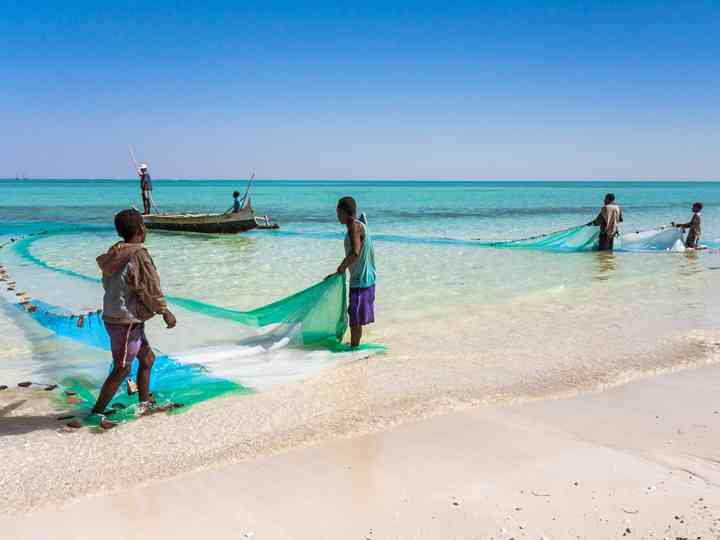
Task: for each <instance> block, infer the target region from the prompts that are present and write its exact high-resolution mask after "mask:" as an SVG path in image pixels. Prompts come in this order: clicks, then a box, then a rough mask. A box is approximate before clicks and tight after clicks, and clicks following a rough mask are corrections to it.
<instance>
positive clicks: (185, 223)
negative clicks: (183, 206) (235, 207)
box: [143, 204, 258, 234]
mask: <svg viewBox="0 0 720 540" xmlns="http://www.w3.org/2000/svg"><path fill="white" fill-rule="evenodd" d="M143 220H144V221H145V225H146V226H147V228H148V229H153V230H161V231H180V232H194V233H209V234H235V233H240V232H244V231H249V230H250V229H254V228H256V227H257V226H258V225H257V221H256V219H255V212H253V209H252V207H251V206H250V205H249V204H248V205H247V206H245V207H244V208H242V209H241V210H240V211H239V212H234V213H224V214H146V215H144V216H143Z"/></svg>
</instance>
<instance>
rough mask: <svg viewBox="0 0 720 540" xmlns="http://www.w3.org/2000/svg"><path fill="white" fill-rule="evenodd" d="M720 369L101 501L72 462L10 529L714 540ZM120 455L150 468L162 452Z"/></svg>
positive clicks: (147, 485)
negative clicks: (59, 495)
mask: <svg viewBox="0 0 720 540" xmlns="http://www.w3.org/2000/svg"><path fill="white" fill-rule="evenodd" d="M719 375H720V368H718V367H716V366H709V367H704V368H697V369H688V370H685V371H682V372H678V373H673V374H668V375H664V376H659V377H653V378H647V379H642V380H639V381H635V382H631V383H629V384H626V385H623V386H619V387H615V388H612V389H609V390H606V391H604V392H598V393H592V394H586V395H582V396H577V397H572V398H566V399H555V400H544V401H535V402H531V403H526V404H522V405H516V406H497V407H480V408H476V409H473V410H468V411H464V412H455V413H450V414H447V415H441V416H437V417H434V418H431V419H427V420H424V421H418V422H412V423H408V424H405V425H402V426H399V427H396V428H393V429H390V430H388V431H385V432H380V433H374V434H368V435H362V436H356V437H349V438H345V439H344V440H340V441H335V442H330V443H326V444H320V445H315V446H309V447H306V448H300V449H295V450H292V451H288V452H284V453H280V454H277V455H273V456H268V457H262V458H258V459H250V460H244V461H242V462H239V463H234V464H228V465H223V466H215V467H206V468H204V469H202V470H199V471H196V472H191V473H185V474H181V475H178V476H175V477H173V478H169V479H166V480H160V481H150V482H144V483H140V484H136V483H134V482H128V483H126V484H125V485H124V486H122V487H118V486H117V485H116V486H114V489H112V490H111V491H109V492H101V493H96V494H94V495H93V496H84V494H83V491H84V489H83V487H84V485H86V482H85V481H84V480H83V478H84V477H85V475H86V474H87V471H85V470H83V469H82V468H79V469H78V470H73V469H72V468H67V469H66V470H65V472H64V473H63V475H62V477H63V478H64V484H65V487H66V490H65V492H64V493H65V499H64V501H59V500H55V501H53V502H52V503H48V501H47V500H43V499H44V497H43V495H44V493H43V492H42V490H36V491H35V494H36V496H37V501H38V503H37V505H31V506H30V507H25V512H24V513H20V514H17V513H16V514H14V515H9V516H6V517H5V518H3V519H2V520H1V521H0V527H1V528H2V530H3V531H5V532H6V533H7V534H8V536H7V537H8V538H27V539H31V538H51V537H54V536H56V535H58V534H60V532H62V535H63V537H70V538H94V537H97V536H98V535H102V537H104V538H107V539H115V538H117V539H121V538H122V539H126V538H150V537H152V538H179V539H182V538H188V539H189V538H196V537H198V536H210V537H213V538H258V539H260V538H272V539H284V538H288V539H291V538H292V539H296V538H300V539H305V538H308V539H309V538H328V539H331V538H360V539H367V538H370V539H379V538H397V539H400V538H407V539H410V538H412V539H416V538H456V539H466V538H467V539H471V538H506V539H509V538H622V537H628V538H671V539H673V540H674V539H676V538H693V539H696V538H718V537H720V498H719V497H718V495H719V491H718V490H719V489H720V467H718V461H720V453H719V452H718V448H720V402H719V401H718V399H717V387H716V381H717V378H718V376H719ZM141 424H145V427H146V428H149V429H153V426H152V424H153V422H152V420H150V421H147V422H138V423H137V424H136V425H138V426H139V425H141ZM159 425H160V424H159V423H158V424H157V425H156V426H154V427H155V428H156V427H159ZM119 433H120V431H118V432H116V433H108V434H105V435H103V436H102V437H101V438H103V439H105V438H109V437H115V436H117V435H118V434H119ZM57 436H59V437H64V436H65V435H64V434H58V435H57ZM72 437H73V436H70V437H69V438H67V439H66V440H67V442H68V446H69V447H70V446H71V444H72V443H71V441H72V440H73V438H72ZM90 438H91V439H92V438H95V439H98V438H100V437H90ZM206 442H207V443H208V444H212V441H206ZM168 443H170V441H168ZM82 446H85V445H82ZM80 448H81V447H78V448H76V449H75V451H76V452H82V453H85V452H86V451H87V450H81V449H80ZM171 448H172V447H168V454H171V453H172V450H171ZM38 450H39V449H34V448H33V447H32V446H31V445H28V447H27V448H26V449H25V455H26V456H28V457H29V459H28V462H29V461H31V460H32V458H31V457H30V455H31V454H35V452H37V451H38ZM68 452H69V454H71V453H72V452H73V450H72V448H69V449H68ZM124 452H125V453H126V454H130V455H133V454H134V455H133V458H134V461H136V463H137V465H138V467H139V468H140V469H142V464H143V463H144V462H145V461H146V460H147V459H150V458H152V457H153V456H147V455H144V453H143V452H139V453H134V451H133V449H132V448H130V447H125V448H124ZM4 455H5V454H4ZM3 461H6V460H5V459H4V460H3ZM107 463H108V467H109V469H110V470H112V469H113V467H112V458H110V460H109V461H108V462H107ZM29 469H30V470H33V472H28V470H26V471H20V470H15V471H12V472H11V471H8V470H7V469H6V468H5V470H3V478H4V479H5V480H4V484H5V485H4V487H3V493H4V495H6V496H7V495H10V497H11V498H10V500H11V501H12V496H13V494H14V490H16V489H18V486H21V485H22V484H23V483H24V482H28V481H29V482H32V479H34V478H36V477H37V476H42V471H41V470H34V469H32V468H31V467H29ZM47 487H48V489H55V488H56V487H57V486H47ZM26 502H29V501H26ZM6 509H7V508H6Z"/></svg>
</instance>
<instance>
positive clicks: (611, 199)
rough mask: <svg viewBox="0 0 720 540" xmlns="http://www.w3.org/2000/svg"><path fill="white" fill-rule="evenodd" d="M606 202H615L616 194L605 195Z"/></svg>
mask: <svg viewBox="0 0 720 540" xmlns="http://www.w3.org/2000/svg"><path fill="white" fill-rule="evenodd" d="M605 200H606V201H607V202H608V204H609V203H612V202H615V194H614V193H608V194H607V195H605Z"/></svg>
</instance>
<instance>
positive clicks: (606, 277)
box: [0, 180, 720, 403]
mask: <svg viewBox="0 0 720 540" xmlns="http://www.w3.org/2000/svg"><path fill="white" fill-rule="evenodd" d="M154 185H155V191H154V196H155V200H156V203H157V205H158V206H159V207H160V208H161V209H162V210H163V211H168V212H173V211H203V212H205V211H222V210H225V209H226V208H227V207H229V206H230V204H231V203H232V199H231V195H230V194H231V193H232V191H233V190H235V189H238V190H240V191H243V190H244V182H243V181H214V180H206V181H179V180H158V181H155V183H154ZM607 191H613V192H614V193H615V194H616V195H617V198H618V202H619V203H620V204H621V205H622V206H623V208H624V211H625V224H624V230H625V231H633V230H638V229H647V228H651V227H656V226H658V225H663V224H667V223H669V222H670V221H673V220H674V221H686V220H688V219H689V217H690V206H691V204H692V203H693V202H694V201H702V202H703V203H704V204H705V209H704V211H703V220H704V223H703V241H704V242H705V243H708V244H710V245H717V244H718V241H719V240H720V217H718V208H719V207H720V185H718V184H715V183H705V182H703V183H677V182H657V183H649V182H615V183H594V182H593V183H583V182H517V183H503V182H450V181H447V182H445V181H443V182H440V181H438V182H390V181H387V182H380V181H372V182H344V181H337V182H325V181H323V182H320V181H258V182H256V183H255V184H254V186H253V189H252V201H253V206H254V207H255V209H256V211H257V213H258V214H260V215H263V214H268V215H270V216H271V217H272V218H273V219H274V220H275V221H277V222H278V223H279V224H280V226H281V229H280V231H279V232H276V233H275V232H271V231H254V232H251V233H249V234H245V235H234V236H203V235H186V234H173V233H151V234H150V236H149V238H148V246H149V248H150V250H151V252H152V253H153V256H154V258H155V262H156V264H157V266H158V269H159V271H160V274H161V276H162V280H163V287H164V289H165V291H166V293H167V294H169V295H174V296H178V297H184V298H192V299H196V300H199V301H202V302H206V303H209V304H214V305H217V306H222V307H227V308H231V309H240V310H247V309H252V308H255V307H258V306H261V305H264V304H267V303H269V302H271V301H274V300H277V299H278V298H282V297H284V296H288V295H290V294H293V293H294V292H297V291H298V290H300V289H303V288H305V287H308V286H310V285H312V284H313V283H316V282H317V281H318V280H320V279H322V278H323V277H324V276H325V275H327V274H328V273H330V272H332V271H333V270H334V269H335V268H336V267H337V265H338V263H339V262H340V260H341V259H342V256H343V246H342V227H341V226H340V225H339V224H338V223H337V220H336V217H335V204H336V201H337V199H338V198H339V197H340V196H343V195H353V196H354V197H356V199H357V200H358V202H359V204H360V209H361V210H362V211H364V212H366V213H367V215H368V217H369V223H370V227H371V229H372V232H373V234H374V235H375V237H376V239H377V240H378V241H377V243H376V259H377V263H378V272H379V282H378V299H377V306H376V313H377V323H376V324H375V325H373V326H371V327H370V328H369V329H368V331H367V334H366V338H367V339H368V340H370V341H373V342H377V343H382V344H384V345H386V346H387V347H388V349H389V354H388V355H387V357H386V359H384V360H383V362H382V364H381V366H382V367H378V368H377V369H378V371H377V378H376V379H374V386H373V388H374V391H375V392H376V396H375V397H377V398H378V399H382V400H388V401H393V400H398V399H400V400H405V401H403V402H404V403H405V402H407V403H409V402H410V401H411V400H412V399H422V400H428V399H434V398H438V397H439V396H447V395H453V396H462V398H463V399H465V398H466V397H472V398H473V399H479V397H480V396H486V395H494V394H496V393H502V394H503V395H506V394H507V395H510V396H516V395H526V394H533V395H536V394H542V393H547V392H551V390H552V389H555V388H558V387H564V386H570V387H583V388H584V387H594V386H596V385H598V384H605V383H607V382H608V381H613V380H618V379H623V378H627V377H631V376H635V375H636V374H638V373H645V372H648V371H650V372H652V371H654V370H658V369H667V368H672V367H676V366H680V365H684V364H686V363H688V362H689V363H693V362H703V361H706V360H707V354H708V351H709V350H710V349H712V346H713V345H712V344H713V343H715V341H714V340H715V339H716V338H717V336H716V334H715V333H716V328H719V326H718V324H719V323H720V313H718V308H717V307H716V306H718V305H720V304H718V302H717V300H718V298H716V297H717V293H716V292H715V291H716V290H717V287H716V285H717V276H718V275H719V274H718V272H717V269H718V268H720V260H719V259H718V256H717V254H716V253H715V252H714V251H712V250H711V251H709V252H706V253H701V254H697V253H689V254H688V253H686V254H674V253H617V254H599V253H576V254H557V253H545V252H530V251H522V252H518V251H513V250H498V249H488V248H481V247H478V246H477V245H476V244H474V243H473V242H469V241H470V240H472V239H478V238H479V239H482V240H488V241H493V240H511V239H516V238H523V237H527V236H533V235H537V234H541V233H544V232H549V231H556V230H560V229H565V228H568V227H572V226H575V225H578V224H582V223H585V222H587V221H589V220H590V219H592V218H594V217H595V215H596V214H597V211H598V209H599V207H600V205H601V202H602V198H603V195H604V194H605V193H606V192H607ZM138 195H139V194H138V192H137V182H135V181H125V180H45V181H43V180H33V181H26V182H21V183H18V182H15V181H0V216H1V218H0V239H3V238H4V239H7V238H9V237H11V236H18V235H22V234H25V233H28V232H32V231H38V230H43V229H63V228H68V227H77V226H82V227H83V228H84V229H83V231H82V232H72V233H60V234H53V235H50V236H43V237H39V238H38V239H36V240H34V241H33V242H32V244H31V245H29V247H28V252H27V253H24V254H23V253H20V252H18V250H16V249H13V248H12V247H11V248H10V249H5V250H3V251H2V253H0V261H1V262H2V264H4V265H5V266H6V267H7V268H8V269H9V270H10V271H11V273H12V275H13V277H14V279H16V280H17V281H18V286H19V287H21V288H22V290H24V291H27V292H28V293H29V294H30V295H32V296H33V297H36V298H40V299H42V300H43V301H46V302H48V303H50V304H53V305H59V306H63V307H66V308H68V309H70V310H74V311H91V310H95V309H97V308H98V307H99V305H100V303H101V297H102V291H101V290H100V286H99V284H98V283H96V282H95V281H93V280H87V279H82V278H80V277H79V276H91V277H93V276H94V277H97V275H98V271H97V268H96V264H95V257H96V256H97V255H98V254H100V253H101V252H103V251H104V250H106V249H107V247H108V246H109V245H110V244H111V243H112V242H114V241H115V240H116V238H115V234H114V232H113V229H112V216H113V214H114V213H115V212H117V211H118V210H120V209H122V208H123V207H127V206H129V205H131V204H134V205H136V206H140V200H139V196H138ZM448 239H450V240H448ZM53 269H62V270H63V272H64V273H58V272H56V271H53ZM177 315H178V319H179V325H178V329H177V331H174V332H168V331H166V330H164V329H163V328H162V325H161V324H160V323H159V322H157V321H155V322H153V323H152V324H151V325H150V326H149V329H148V332H149V335H150V338H151V341H152V342H153V344H154V345H155V346H156V347H158V348H160V349H161V350H162V351H163V352H166V353H168V354H173V355H185V356H186V357H188V358H193V360H194V361H197V362H199V363H203V362H207V363H208V365H210V364H211V363H214V365H222V368H223V369H222V370H221V371H222V372H223V373H224V374H226V375H227V376H229V377H231V378H232V379H233V380H237V381H239V382H241V383H242V384H244V385H247V386H249V387H252V388H266V387H268V388H269V387H272V386H273V385H275V384H285V383H290V382H292V381H294V380H297V379H302V378H306V377H311V376H312V377H316V376H321V375H320V374H321V373H323V372H324V371H325V370H327V369H331V368H333V367H337V366H338V364H340V363H341V362H338V361H336V360H334V359H332V358H327V357H320V356H317V357H305V358H303V359H298V358H296V357H293V356H277V357H275V358H274V359H273V361H272V362H269V361H266V360H267V359H265V360H263V361H258V360H257V358H255V357H253V356H252V354H250V355H248V354H247V351H243V352H242V354H240V352H239V350H238V349H237V342H238V340H239V336H238V330H237V327H236V326H234V325H233V324H231V323H229V322H227V321H218V320H213V319H210V318H207V317H203V316H202V315H200V314H198V313H193V312H190V311H185V310H183V309H179V310H178V313H177ZM0 331H2V332H3V334H4V335H5V336H6V338H7V339H6V342H7V346H6V347H5V348H4V350H3V351H0V378H3V377H4V378H5V379H7V380H9V381H11V379H13V378H28V373H30V374H31V375H32V376H37V377H45V378H48V379H49V378H52V377H53V376H54V375H55V374H57V372H58V369H59V366H60V365H62V364H63V363H64V364H67V358H68V357H72V358H73V361H75V360H76V359H77V361H78V365H81V364H83V362H82V361H81V360H82V359H85V360H87V359H88V358H94V357H92V356H91V355H93V354H95V355H96V354H97V353H96V352H89V351H85V350H84V349H82V347H79V346H78V345H76V344H69V343H64V342H58V340H53V339H51V338H50V337H49V336H48V335H47V334H46V333H43V331H42V329H39V328H37V327H35V326H33V323H32V321H31V320H29V318H28V317H27V316H26V314H24V313H22V312H20V311H19V310H15V309H10V308H9V307H8V306H4V307H3V310H2V311H0ZM599 351H601V353H599ZM678 351H681V352H678ZM89 355H90V356H89ZM103 361H106V360H103ZM11 382H12V381H11ZM0 384H3V381H2V380H0ZM411 398H412V399H411ZM408 400H410V401H408Z"/></svg>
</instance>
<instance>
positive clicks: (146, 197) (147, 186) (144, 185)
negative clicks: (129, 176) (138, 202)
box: [138, 163, 152, 214]
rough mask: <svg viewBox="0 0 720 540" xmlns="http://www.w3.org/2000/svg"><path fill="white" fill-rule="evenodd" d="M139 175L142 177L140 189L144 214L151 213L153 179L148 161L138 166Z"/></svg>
mask: <svg viewBox="0 0 720 540" xmlns="http://www.w3.org/2000/svg"><path fill="white" fill-rule="evenodd" d="M138 176H139V177H140V191H141V192H142V201H143V214H149V213H150V210H151V208H152V180H151V179H150V173H149V172H148V166H147V164H146V163H141V164H140V166H139V167H138Z"/></svg>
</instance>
